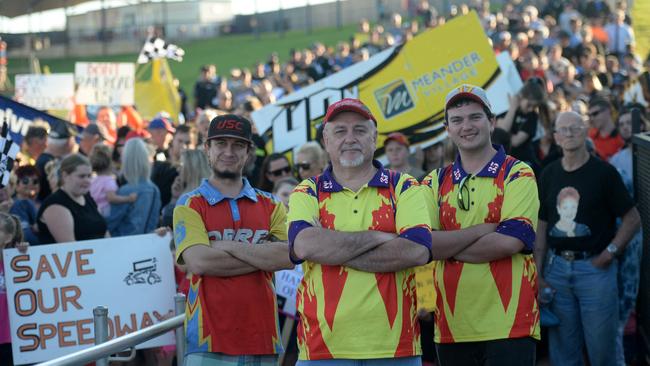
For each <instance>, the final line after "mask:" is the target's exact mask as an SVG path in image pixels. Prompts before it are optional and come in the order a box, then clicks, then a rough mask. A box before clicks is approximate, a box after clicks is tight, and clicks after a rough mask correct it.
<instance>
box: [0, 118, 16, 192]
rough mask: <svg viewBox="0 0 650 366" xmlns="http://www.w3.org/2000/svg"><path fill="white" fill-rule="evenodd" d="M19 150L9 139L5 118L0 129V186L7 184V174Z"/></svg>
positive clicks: (7, 122)
mask: <svg viewBox="0 0 650 366" xmlns="http://www.w3.org/2000/svg"><path fill="white" fill-rule="evenodd" d="M19 151H20V146H18V144H16V143H15V142H13V140H11V135H9V121H7V120H6V119H5V120H4V121H2V130H0V188H2V187H5V186H6V185H7V184H9V175H10V174H11V169H12V168H13V166H14V161H15V160H16V156H17V155H18V152H19Z"/></svg>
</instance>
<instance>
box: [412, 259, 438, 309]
mask: <svg viewBox="0 0 650 366" xmlns="http://www.w3.org/2000/svg"><path fill="white" fill-rule="evenodd" d="M434 265H435V262H431V263H428V264H425V265H423V266H419V267H415V268H414V270H415V286H416V288H417V294H418V310H419V309H425V310H427V311H429V312H431V311H433V310H434V309H435V308H436V289H435V287H434V286H435V285H434V283H433V267H434Z"/></svg>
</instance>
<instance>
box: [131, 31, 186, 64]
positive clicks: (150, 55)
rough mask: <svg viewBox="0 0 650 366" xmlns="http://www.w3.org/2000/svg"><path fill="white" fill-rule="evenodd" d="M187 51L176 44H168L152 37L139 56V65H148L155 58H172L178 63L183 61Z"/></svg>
mask: <svg viewBox="0 0 650 366" xmlns="http://www.w3.org/2000/svg"><path fill="white" fill-rule="evenodd" d="M183 56H185V51H183V49H182V48H180V47H178V46H177V45H175V44H171V43H167V42H165V40H164V39H162V38H157V37H150V38H149V39H147V41H146V42H145V43H144V46H143V47H142V51H140V55H139V56H138V63H139V64H146V63H147V62H149V61H151V60H153V59H155V58H163V57H166V58H171V59H172V60H176V61H179V62H180V61H183Z"/></svg>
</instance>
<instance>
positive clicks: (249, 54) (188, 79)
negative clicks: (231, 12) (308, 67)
mask: <svg viewBox="0 0 650 366" xmlns="http://www.w3.org/2000/svg"><path fill="white" fill-rule="evenodd" d="M354 32H355V25H349V26H345V27H343V28H342V29H340V30H339V29H336V28H323V29H315V30H313V31H312V33H311V34H307V33H306V32H305V31H304V30H303V31H292V32H286V33H285V34H284V37H281V36H280V35H279V34H278V33H262V34H261V35H260V39H255V36H254V35H252V34H247V35H231V36H223V37H217V38H212V39H205V40H199V41H192V42H184V43H178V46H180V47H182V48H183V49H184V50H185V58H184V60H183V62H176V61H172V60H170V61H169V64H170V66H171V69H172V72H173V74H174V76H175V77H177V78H178V79H179V81H180V83H181V86H182V87H183V89H185V91H186V92H187V93H188V96H189V97H190V98H191V94H192V89H193V86H194V82H195V81H196V79H197V78H198V75H199V67H200V66H201V65H204V64H208V63H212V64H216V65H217V72H218V73H219V74H221V75H228V74H229V73H230V69H231V68H233V67H248V68H252V67H253V65H254V64H255V63H256V62H257V61H266V60H267V59H268V57H269V55H270V54H271V53H272V52H277V53H278V55H279V56H280V60H281V61H286V60H287V59H288V58H289V50H290V49H292V48H305V47H309V46H310V45H311V44H312V43H314V42H316V41H318V42H322V43H324V44H326V45H328V46H329V45H336V43H337V42H339V41H344V40H348V39H349V37H350V36H351V35H352V34H353V33H354ZM137 57H138V55H137V54H135V53H129V54H122V55H113V56H95V57H72V58H61V59H41V60H40V64H41V68H44V67H45V66H47V67H49V69H50V72H52V73H60V72H74V64H75V62H77V61H105V62H118V61H119V62H135V60H136V58H137ZM27 65H28V62H27V60H26V59H9V76H10V78H11V79H10V80H11V81H12V83H13V81H14V75H15V74H16V73H25V72H28V70H29V68H28V66H27Z"/></svg>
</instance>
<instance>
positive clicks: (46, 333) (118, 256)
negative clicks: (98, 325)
mask: <svg viewBox="0 0 650 366" xmlns="http://www.w3.org/2000/svg"><path fill="white" fill-rule="evenodd" d="M169 241H170V238H169V236H167V237H160V236H157V235H156V234H148V235H138V236H128V237H121V238H111V239H101V240H88V241H79V242H74V243H62V244H52V245H39V246H33V247H29V249H28V250H27V252H26V253H20V252H18V251H17V250H16V249H7V250H4V251H3V256H4V258H3V259H4V266H5V282H6V286H7V298H8V305H9V320H10V324H11V327H10V329H11V343H12V350H13V357H14V362H15V363H16V364H25V363H35V362H41V361H46V360H51V359H54V358H57V357H60V356H64V355H67V354H70V353H72V352H76V351H79V350H81V349H84V348H87V347H90V346H92V345H93V344H94V331H93V308H94V307H96V306H99V305H102V306H106V307H107V308H108V337H109V339H112V338H116V337H120V336H123V335H125V334H128V333H132V332H134V331H136V330H139V329H142V328H146V327H148V326H151V325H153V324H155V323H158V322H161V321H163V320H165V319H168V318H170V317H172V316H173V315H174V293H175V289H176V286H175V282H174V271H173V261H172V254H171V253H170V251H169ZM169 344H174V338H173V335H172V334H171V333H167V334H164V335H162V336H160V337H158V338H155V339H152V340H150V341H148V342H146V343H143V344H141V345H139V346H138V348H150V347H159V346H164V345H169Z"/></svg>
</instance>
